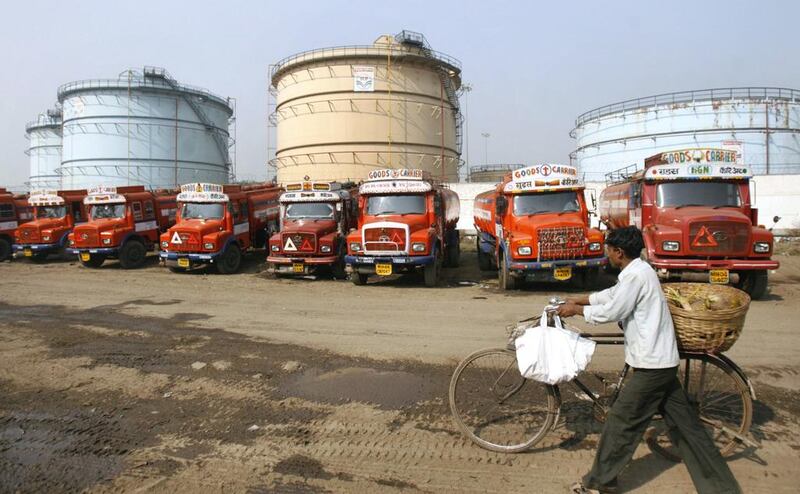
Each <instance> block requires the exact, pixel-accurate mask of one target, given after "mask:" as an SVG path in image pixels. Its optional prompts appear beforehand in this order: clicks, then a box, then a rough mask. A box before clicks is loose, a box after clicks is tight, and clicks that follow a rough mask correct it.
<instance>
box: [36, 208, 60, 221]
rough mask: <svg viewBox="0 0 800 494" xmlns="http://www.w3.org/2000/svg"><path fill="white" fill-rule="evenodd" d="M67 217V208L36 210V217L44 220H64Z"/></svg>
mask: <svg viewBox="0 0 800 494" xmlns="http://www.w3.org/2000/svg"><path fill="white" fill-rule="evenodd" d="M66 215H67V207H66V206H39V207H37V208H36V217H37V218H38V219H42V218H63V217H64V216H66Z"/></svg>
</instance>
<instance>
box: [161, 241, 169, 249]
mask: <svg viewBox="0 0 800 494" xmlns="http://www.w3.org/2000/svg"><path fill="white" fill-rule="evenodd" d="M161 248H162V249H166V248H169V242H167V241H166V240H164V241H163V242H161Z"/></svg>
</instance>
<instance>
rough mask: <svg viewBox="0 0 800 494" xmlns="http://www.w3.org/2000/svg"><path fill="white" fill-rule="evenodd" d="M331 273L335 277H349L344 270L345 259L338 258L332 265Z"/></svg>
mask: <svg viewBox="0 0 800 494" xmlns="http://www.w3.org/2000/svg"><path fill="white" fill-rule="evenodd" d="M331 275H332V276H333V277H334V279H337V280H343V279H345V278H347V272H346V271H345V270H344V260H343V259H337V260H336V262H335V263H333V265H332V266H331Z"/></svg>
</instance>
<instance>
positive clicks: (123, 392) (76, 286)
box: [0, 252, 800, 494]
mask: <svg viewBox="0 0 800 494" xmlns="http://www.w3.org/2000/svg"><path fill="white" fill-rule="evenodd" d="M262 257H263V255H261V254H258V255H256V256H252V257H251V258H249V259H248V260H247V262H246V264H245V266H244V270H243V272H242V273H240V274H237V275H231V276H220V275H217V274H212V273H211V272H206V271H202V270H201V271H198V272H192V273H187V274H174V273H171V272H169V271H168V270H167V269H165V268H162V267H160V266H158V265H157V263H156V261H155V258H152V260H151V264H150V265H149V266H148V267H146V268H144V269H140V270H136V271H124V270H121V269H119V267H118V265H117V264H116V263H115V262H108V263H107V264H106V265H105V266H103V267H102V268H101V269H97V270H92V269H86V268H83V267H81V266H80V265H78V264H77V263H75V262H68V261H55V260H54V261H51V262H49V263H47V264H41V265H39V264H32V263H29V262H26V261H24V260H16V261H14V262H12V263H2V264H0V492H17V491H19V492H62V491H91V492H107V491H115V492H116V491H149V492H170V493H174V492H223V491H224V492H250V493H261V492H416V491H420V492H503V493H515V492H526V493H529V492H566V487H567V486H568V485H569V484H570V483H571V482H572V481H574V480H576V479H578V478H579V477H580V476H581V475H582V474H583V473H584V472H585V471H586V470H587V469H588V468H589V466H590V465H591V461H592V458H593V453H594V447H595V445H596V442H597V438H598V433H599V431H600V426H599V425H598V424H596V423H594V422H593V421H592V418H591V410H590V409H587V408H586V407H585V406H584V405H583V404H582V402H580V401H578V400H577V399H574V398H572V399H567V400H566V401H567V402H566V403H565V411H564V413H562V415H563V417H564V420H563V423H562V424H561V425H560V427H559V428H558V429H557V430H556V431H555V432H553V433H551V434H550V435H549V436H548V438H547V439H546V440H545V441H544V442H543V443H542V444H540V445H538V446H537V448H536V449H535V450H533V451H530V452H527V453H523V454H517V455H503V454H498V453H491V452H488V451H485V450H483V449H480V448H478V447H477V446H474V445H472V444H471V443H470V442H468V441H467V440H465V439H464V438H463V437H462V436H461V435H460V434H459V433H458V432H457V430H456V428H455V425H454V424H453V422H452V420H451V418H450V415H449V410H448V407H447V386H448V383H449V379H450V375H451V373H452V371H453V369H454V367H455V365H456V364H457V362H458V361H459V360H460V359H461V358H463V357H464V356H466V355H467V354H469V353H471V352H472V351H474V350H476V349H479V348H482V347H491V346H502V345H503V344H504V342H505V327H506V325H508V324H511V323H513V322H515V321H517V320H519V319H522V318H525V317H529V316H531V315H534V314H537V313H539V312H540V311H541V310H542V307H543V306H544V304H545V303H546V301H547V299H548V298H549V297H551V296H553V295H561V296H564V295H567V294H568V293H570V292H576V291H579V290H578V289H577V288H570V287H568V286H564V285H555V284H537V285H529V286H527V287H526V288H525V289H523V290H520V291H518V292H514V293H510V294H507V293H503V292H501V291H499V290H498V289H497V284H496V281H495V279H494V277H493V276H492V275H491V274H486V273H484V274H482V273H480V272H479V271H478V270H477V266H476V260H475V258H474V257H475V256H474V252H473V253H470V252H465V253H464V256H463V263H462V264H463V265H462V267H461V268H459V269H451V270H447V271H446V274H445V279H444V280H443V282H442V283H441V285H440V286H439V287H438V288H433V289H426V288H424V287H423V286H422V283H421V280H420V279H419V278H417V277H414V276H405V277H393V278H389V279H384V280H381V281H375V282H371V283H370V284H369V285H368V286H362V287H359V286H354V285H353V284H352V283H349V282H345V281H334V280H331V279H325V278H320V279H317V280H308V279H298V280H293V279H272V278H270V277H269V276H267V275H266V274H265V273H264V272H263V269H264V265H263V263H262V262H261V258H262ZM779 259H780V261H781V263H782V266H781V268H780V269H779V270H778V271H777V272H776V273H774V274H773V275H772V276H771V293H770V295H769V296H768V297H767V299H766V300H762V301H756V302H753V304H752V306H751V308H750V312H749V314H748V318H747V323H746V327H745V329H744V332H743V334H742V336H741V338H740V340H739V341H738V342H737V344H736V346H734V348H733V349H732V350H731V351H730V352H729V353H728V355H729V356H730V357H731V358H733V359H734V360H735V361H736V362H737V363H739V364H740V365H742V366H743V367H744V369H745V371H746V372H747V374H748V375H749V376H750V377H751V379H752V381H753V385H754V387H755V392H756V395H757V401H756V407H755V418H754V425H753V428H752V434H753V437H755V438H756V439H758V440H759V441H761V443H762V447H761V448H760V449H758V450H744V451H742V452H740V453H739V454H737V455H736V456H735V457H734V458H733V459H732V460H731V462H730V465H731V468H732V469H733V471H734V473H735V474H736V476H737V478H738V479H739V481H740V483H741V484H742V486H743V488H744V490H745V492H748V493H750V492H764V493H770V494H774V493H779V492H786V493H789V492H792V493H794V492H796V491H797V485H798V482H800V473H798V470H797V466H796V465H797V462H798V459H800V458H799V457H800V436H799V435H798V434H800V418H799V417H800V333H798V331H797V328H798V323H797V320H798V318H800V306H799V305H798V302H797V301H798V300H800V298H799V297H800V284H799V283H798V282H800V257H793V256H779ZM611 282H612V281H611V280H609V279H606V280H604V283H605V284H608V283H611ZM578 325H579V326H583V325H581V324H578ZM608 329H613V328H600V330H608ZM621 362H622V350H621V348H619V347H613V348H608V347H605V348H603V347H601V348H600V350H598V353H597V355H596V356H595V358H594V361H593V363H592V367H593V368H594V369H595V370H601V371H614V370H618V369H619V367H620V366H621ZM562 393H563V394H564V395H565V396H567V397H569V396H571V394H572V391H571V388H570V387H564V388H563V389H562ZM691 485H692V484H691V481H690V479H689V476H688V474H687V472H686V470H685V468H684V467H683V466H682V465H679V464H674V463H670V462H668V461H666V460H664V459H661V458H660V457H658V456H655V455H654V454H652V453H651V452H650V451H649V449H648V448H647V446H646V445H644V444H643V445H641V446H640V448H639V450H638V451H637V454H636V456H635V459H634V461H633V462H632V464H631V465H630V466H629V468H628V469H627V470H626V471H625V472H624V474H623V477H622V478H621V487H622V488H623V490H624V491H626V492H641V493H651V492H655V493H662V492H663V493H670V494H674V493H678V492H681V493H682V492H691V491H692V487H691Z"/></svg>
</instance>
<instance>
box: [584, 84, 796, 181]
mask: <svg viewBox="0 0 800 494" xmlns="http://www.w3.org/2000/svg"><path fill="white" fill-rule="evenodd" d="M571 135H572V137H574V138H575V139H576V141H577V143H576V144H577V146H576V149H575V151H574V152H573V153H572V155H571V158H572V159H571V162H572V164H574V165H577V166H578V167H579V168H580V170H581V172H582V173H584V174H585V175H584V176H585V179H586V180H587V181H599V180H603V178H604V176H605V174H606V173H607V172H610V171H613V170H616V169H619V168H621V167H623V166H626V165H630V164H635V163H638V164H641V163H642V160H643V159H644V158H646V157H648V156H652V155H655V154H658V153H660V152H663V151H668V150H671V149H686V148H694V147H697V148H731V149H736V150H737V151H739V152H740V153H741V159H742V161H743V162H744V163H747V164H748V165H750V167H751V169H752V170H753V172H754V173H755V174H789V173H800V91H798V90H796V89H786V88H771V87H744V88H725V89H705V90H697V91H685V92H679V93H669V94H661V95H657V96H648V97H644V98H637V99H633V100H628V101H623V102H621V103H615V104H612V105H607V106H603V107H600V108H596V109H594V110H591V111H588V112H586V113H584V114H583V115H581V116H579V117H578V118H577V119H576V121H575V128H574V129H573V130H572V132H571Z"/></svg>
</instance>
